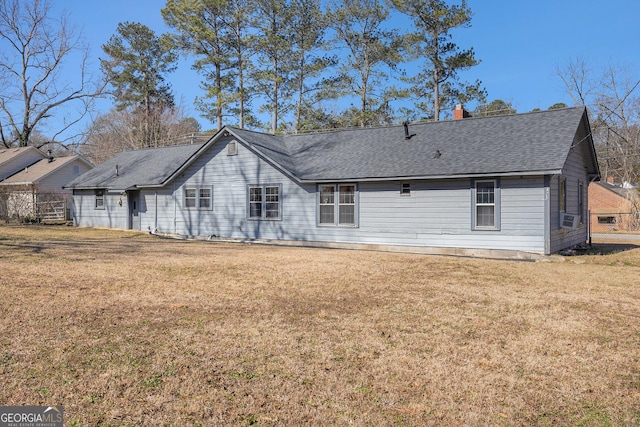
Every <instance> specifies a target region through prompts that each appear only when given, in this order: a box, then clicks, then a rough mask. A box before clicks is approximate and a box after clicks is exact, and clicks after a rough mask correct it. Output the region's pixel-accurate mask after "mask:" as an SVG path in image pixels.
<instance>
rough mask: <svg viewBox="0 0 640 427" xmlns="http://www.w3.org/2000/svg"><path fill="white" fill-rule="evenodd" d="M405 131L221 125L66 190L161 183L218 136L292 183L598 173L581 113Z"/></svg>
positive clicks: (132, 156)
mask: <svg viewBox="0 0 640 427" xmlns="http://www.w3.org/2000/svg"><path fill="white" fill-rule="evenodd" d="M408 133H409V135H411V137H410V138H408V139H407V138H405V129H404V128H403V126H402V125H400V126H388V127H380V128H358V129H349V130H339V131H329V132H317V133H309V134H303V135H270V134H264V133H259V132H254V131H248V130H243V129H238V128H234V127H229V126H226V127H224V128H223V129H221V130H220V131H219V132H218V133H217V134H216V135H214V136H213V137H212V138H211V139H210V140H209V141H208V142H207V143H205V144H204V145H188V146H178V147H165V148H157V149H147V150H138V151H130V152H125V153H122V154H120V155H118V156H116V157H115V158H113V159H111V160H109V161H108V162H105V163H103V164H102V165H100V166H98V167H96V168H95V169H93V170H91V171H89V172H87V173H85V174H84V175H82V176H81V177H79V178H78V179H76V180H74V181H73V182H72V183H70V184H68V185H67V186H66V187H67V188H78V189H80V188H117V189H127V188H133V187H145V186H161V185H165V184H166V183H168V182H170V181H171V180H172V179H173V177H175V176H176V175H178V174H179V173H181V171H183V170H184V169H185V168H186V167H188V166H189V165H190V164H192V163H193V162H194V161H195V159H196V158H198V156H199V155H200V154H201V153H203V152H204V151H206V150H207V149H208V148H209V147H210V146H212V145H214V144H216V143H217V141H218V140H220V139H221V138H222V137H224V136H225V135H232V136H234V137H235V138H237V140H238V141H239V142H240V143H241V144H243V145H244V146H245V147H247V148H248V149H250V150H252V151H254V152H255V153H256V154H257V155H259V156H260V157H262V158H263V159H265V160H266V161H268V162H270V163H271V164H273V165H274V166H276V167H278V168H279V169H280V170H282V171H283V172H284V173H286V174H288V175H289V176H291V177H292V178H293V179H295V180H297V181H299V182H323V181H324V182H327V181H347V180H352V181H354V180H386V179H435V178H453V177H481V176H508V175H534V174H539V175H541V174H559V173H562V169H563V167H564V165H565V162H566V160H567V157H568V155H569V152H570V150H572V149H578V150H583V152H584V153H587V157H588V159H587V171H588V173H589V174H591V175H592V176H594V177H597V176H598V174H599V169H598V164H597V159H596V154H595V150H594V148H593V141H592V139H591V130H590V129H589V122H588V119H587V112H586V109H585V108H583V107H580V108H566V109H557V110H549V111H542V112H535V113H526V114H516V115H508V116H492V117H483V118H466V119H462V120H453V121H442V122H431V123H421V124H411V125H409V126H408ZM116 165H118V166H119V170H120V176H116V175H115V166H116Z"/></svg>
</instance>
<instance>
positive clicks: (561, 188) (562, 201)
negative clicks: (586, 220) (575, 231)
mask: <svg viewBox="0 0 640 427" xmlns="http://www.w3.org/2000/svg"><path fill="white" fill-rule="evenodd" d="M558 197H559V200H558V202H559V206H560V212H566V211H567V179H566V178H560V181H559V182H558Z"/></svg>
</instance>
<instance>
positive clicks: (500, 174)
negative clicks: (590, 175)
mask: <svg viewBox="0 0 640 427" xmlns="http://www.w3.org/2000/svg"><path fill="white" fill-rule="evenodd" d="M560 173H562V170H561V169H557V170H541V171H526V172H522V171H520V172H518V171H515V172H490V173H476V174H460V175H413V176H393V177H360V178H326V179H300V180H299V181H300V182H301V183H305V184H312V183H329V182H362V181H398V180H436V179H460V178H487V177H512V176H540V175H556V174H560Z"/></svg>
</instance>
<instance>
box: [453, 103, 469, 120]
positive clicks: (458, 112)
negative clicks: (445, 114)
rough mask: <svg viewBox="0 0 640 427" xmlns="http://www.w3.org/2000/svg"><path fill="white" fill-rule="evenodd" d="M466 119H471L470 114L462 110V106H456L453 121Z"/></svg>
mask: <svg viewBox="0 0 640 427" xmlns="http://www.w3.org/2000/svg"><path fill="white" fill-rule="evenodd" d="M467 117H471V114H469V112H468V111H467V110H465V109H464V107H463V106H462V104H456V109H455V110H453V120H460V119H466V118H467Z"/></svg>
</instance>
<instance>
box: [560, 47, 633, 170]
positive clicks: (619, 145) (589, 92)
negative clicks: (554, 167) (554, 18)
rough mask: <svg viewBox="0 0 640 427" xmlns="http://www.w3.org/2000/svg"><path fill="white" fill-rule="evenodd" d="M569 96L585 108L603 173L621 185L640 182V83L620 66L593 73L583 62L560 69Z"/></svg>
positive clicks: (578, 61)
mask: <svg viewBox="0 0 640 427" xmlns="http://www.w3.org/2000/svg"><path fill="white" fill-rule="evenodd" d="M557 75H558V76H559V77H560V78H561V80H562V81H563V83H564V85H565V87H566V90H567V93H568V94H569V96H570V97H571V99H572V100H573V102H574V103H575V104H576V105H585V106H587V108H588V109H589V113H590V116H591V130H592V134H593V139H594V142H595V145H596V150H597V154H598V162H599V164H600V171H601V172H602V174H603V176H605V177H612V178H614V179H615V180H616V181H618V182H625V181H626V182H631V183H635V182H638V181H640V79H638V75H637V73H634V72H633V71H631V70H629V69H628V68H625V67H621V66H613V65H608V66H607V67H606V68H604V69H602V70H594V69H593V68H592V67H591V66H590V65H589V63H588V62H587V61H586V60H585V59H582V58H576V59H572V60H570V61H569V62H568V64H567V65H566V66H564V67H557Z"/></svg>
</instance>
